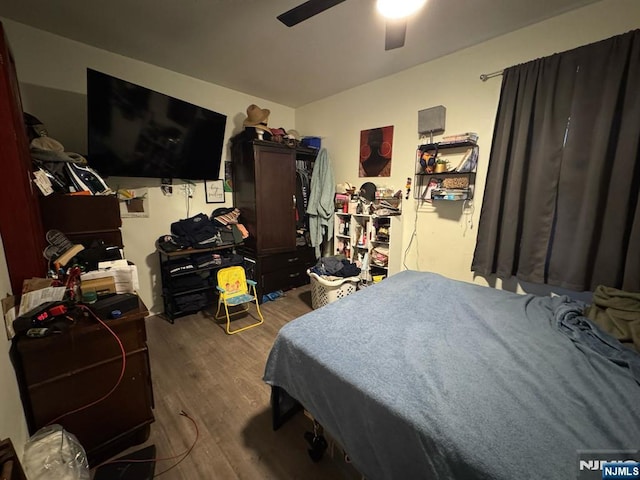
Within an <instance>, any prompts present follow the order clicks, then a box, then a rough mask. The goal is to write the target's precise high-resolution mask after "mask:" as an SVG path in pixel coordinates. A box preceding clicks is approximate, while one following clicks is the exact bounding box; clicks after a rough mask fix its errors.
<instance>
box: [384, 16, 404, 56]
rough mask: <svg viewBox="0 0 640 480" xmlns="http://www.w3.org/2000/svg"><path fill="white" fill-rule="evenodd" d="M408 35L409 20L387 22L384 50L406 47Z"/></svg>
mask: <svg viewBox="0 0 640 480" xmlns="http://www.w3.org/2000/svg"><path fill="white" fill-rule="evenodd" d="M406 35H407V20H406V19H405V18H402V19H399V20H387V28H386V33H385V38H384V49H385V50H393V49H394V48H400V47H402V46H404V38H405V36H406Z"/></svg>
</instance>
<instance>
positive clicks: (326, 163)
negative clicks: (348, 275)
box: [307, 148, 336, 258]
mask: <svg viewBox="0 0 640 480" xmlns="http://www.w3.org/2000/svg"><path fill="white" fill-rule="evenodd" d="M335 193H336V184H335V181H334V179H333V171H332V170H331V162H330V160H329V155H328V153H327V150H326V149H325V148H323V149H322V150H320V153H319V154H318V157H317V158H316V162H315V164H314V166H313V174H312V175H311V193H310V195H309V206H308V207H307V213H308V214H309V234H310V236H311V246H313V247H315V249H316V257H318V258H319V257H320V245H321V244H322V239H323V237H324V236H326V238H327V239H328V238H331V237H333V212H334V196H335Z"/></svg>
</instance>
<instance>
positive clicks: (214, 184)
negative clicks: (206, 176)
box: [204, 180, 224, 203]
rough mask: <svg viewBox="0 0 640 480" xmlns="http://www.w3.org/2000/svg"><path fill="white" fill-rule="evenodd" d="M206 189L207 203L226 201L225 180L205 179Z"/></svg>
mask: <svg viewBox="0 0 640 480" xmlns="http://www.w3.org/2000/svg"><path fill="white" fill-rule="evenodd" d="M204 191H205V199H206V201H207V203H224V180H205V181H204Z"/></svg>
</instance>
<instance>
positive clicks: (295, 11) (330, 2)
mask: <svg viewBox="0 0 640 480" xmlns="http://www.w3.org/2000/svg"><path fill="white" fill-rule="evenodd" d="M344 1H345V0H308V1H307V2H304V3H302V4H300V5H298V6H297V7H294V8H292V9H291V10H289V11H287V12H284V13H283V14H282V15H278V17H277V18H278V20H280V21H281V22H282V23H284V24H285V25H286V26H287V27H293V26H294V25H297V24H298V23H300V22H302V21H304V20H307V19H308V18H311V17H313V16H314V15H317V14H319V13H322V12H324V11H325V10H327V9H329V8H331V7H335V6H336V5H338V4H339V3H342V2H344Z"/></svg>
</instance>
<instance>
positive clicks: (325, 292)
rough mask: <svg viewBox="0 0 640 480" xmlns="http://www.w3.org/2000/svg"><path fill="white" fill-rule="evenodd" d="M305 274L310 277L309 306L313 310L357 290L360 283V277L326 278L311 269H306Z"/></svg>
mask: <svg viewBox="0 0 640 480" xmlns="http://www.w3.org/2000/svg"><path fill="white" fill-rule="evenodd" d="M307 275H309V277H310V278H311V306H312V307H313V309H314V310H315V309H317V308H320V307H323V306H325V305H326V304H328V303H331V302H335V301H336V300H338V299H340V298H343V297H346V296H347V295H351V294H352V293H354V292H355V291H356V290H357V288H358V284H359V283H360V277H344V278H338V279H337V280H328V279H327V278H325V277H323V276H322V275H318V274H317V273H313V272H312V271H311V270H307Z"/></svg>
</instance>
